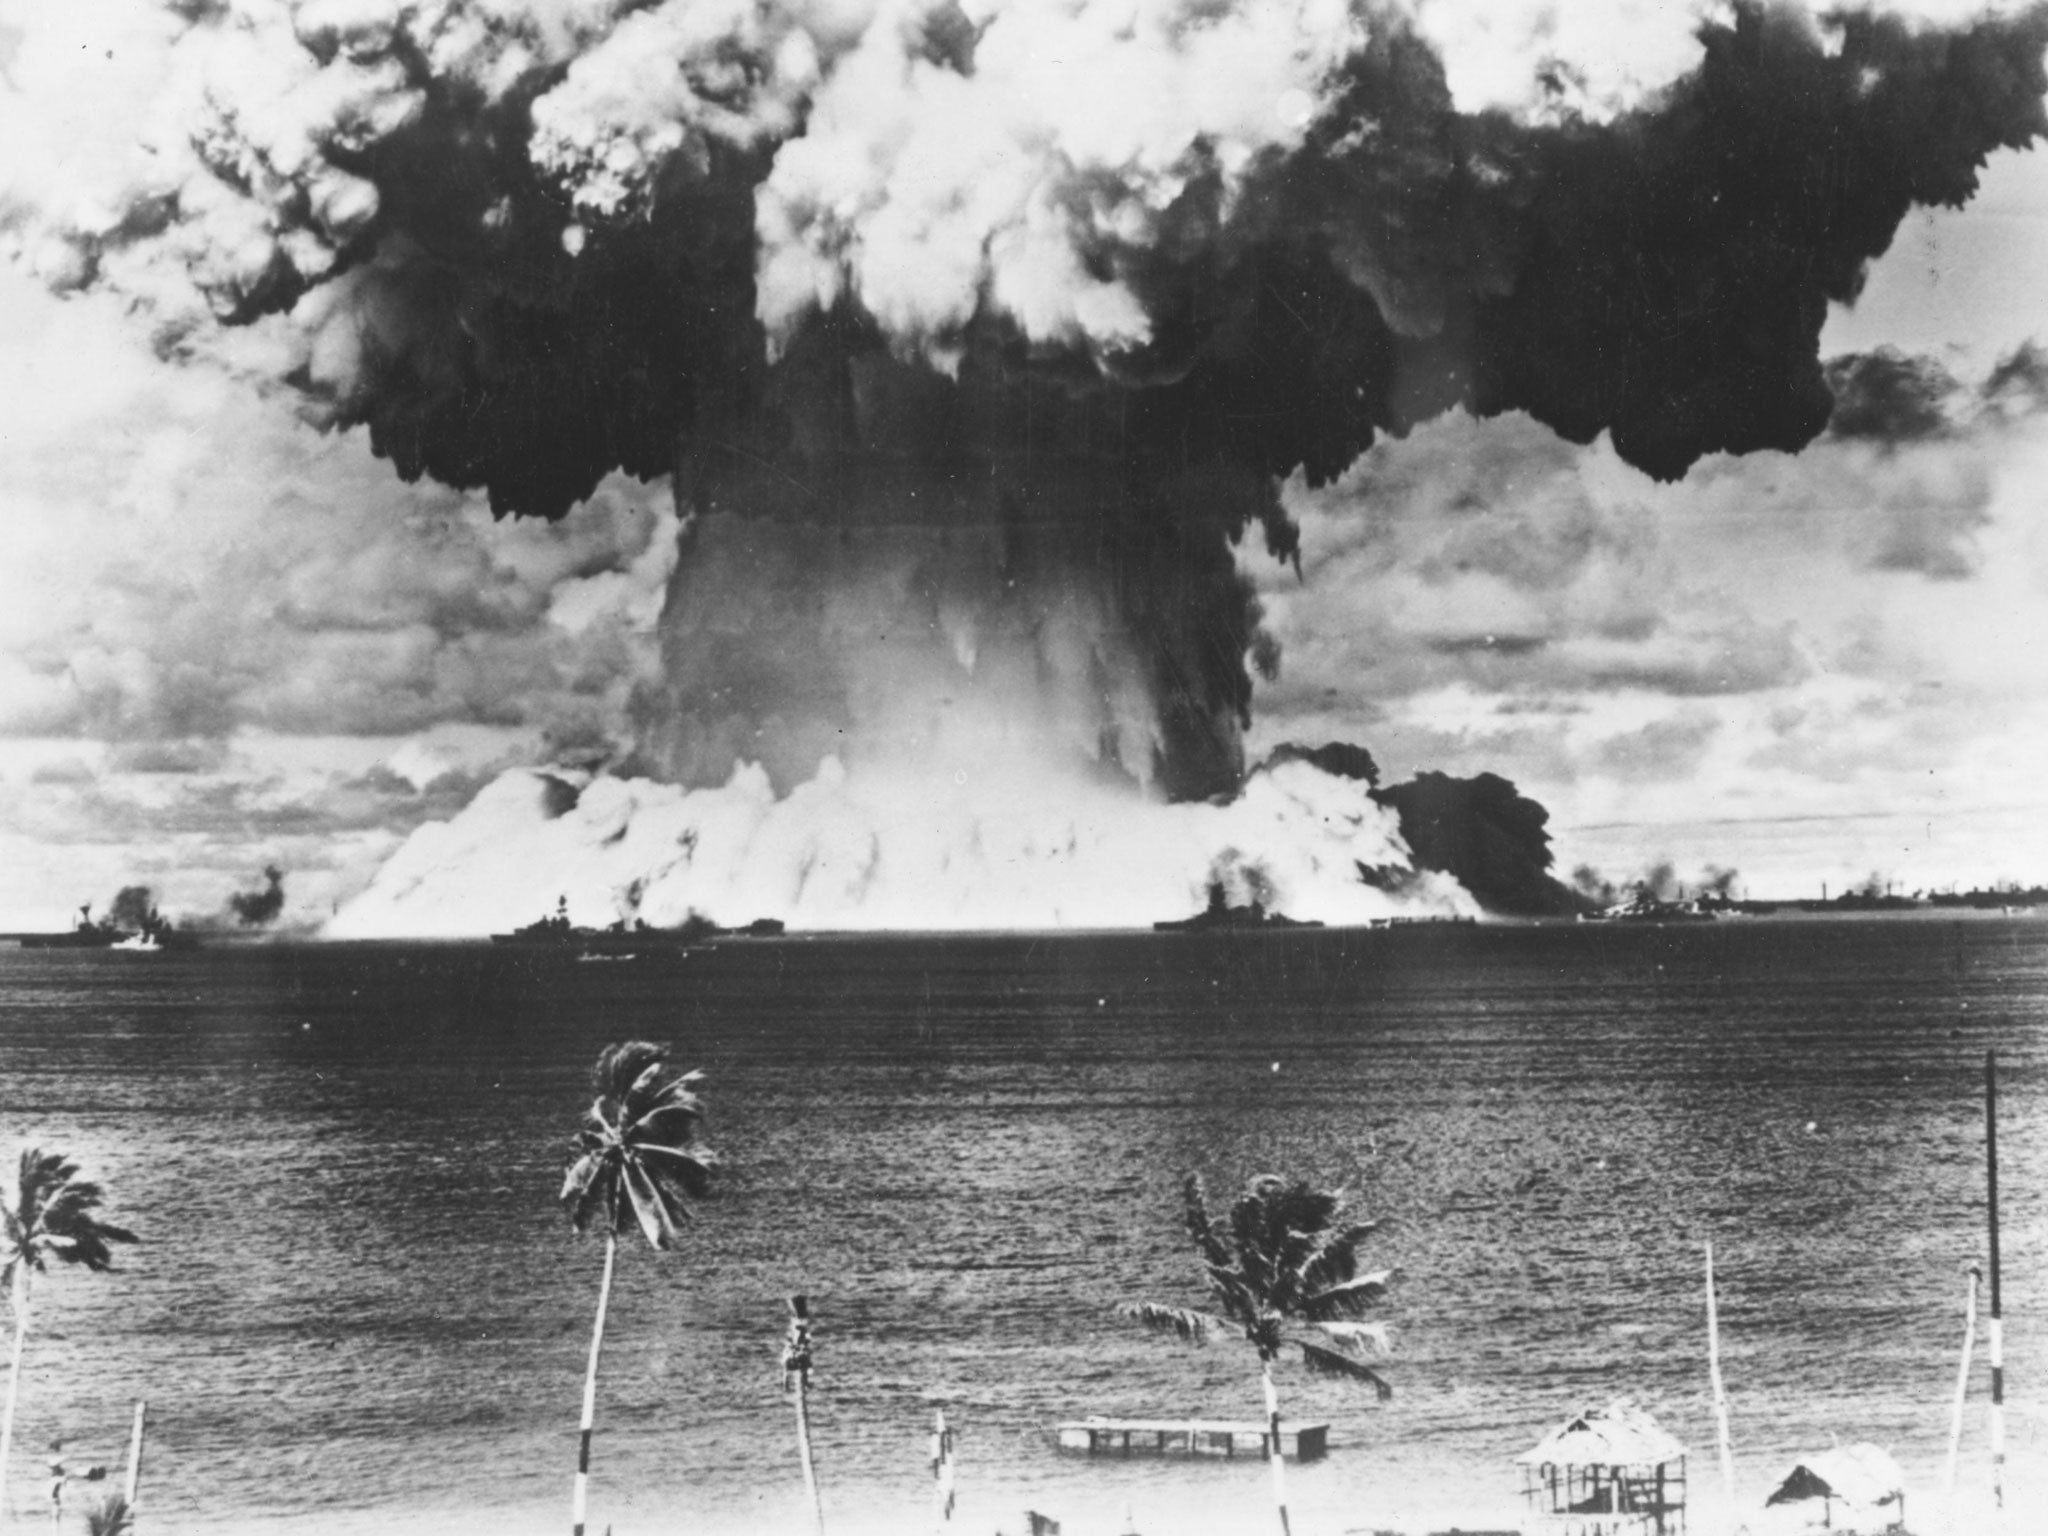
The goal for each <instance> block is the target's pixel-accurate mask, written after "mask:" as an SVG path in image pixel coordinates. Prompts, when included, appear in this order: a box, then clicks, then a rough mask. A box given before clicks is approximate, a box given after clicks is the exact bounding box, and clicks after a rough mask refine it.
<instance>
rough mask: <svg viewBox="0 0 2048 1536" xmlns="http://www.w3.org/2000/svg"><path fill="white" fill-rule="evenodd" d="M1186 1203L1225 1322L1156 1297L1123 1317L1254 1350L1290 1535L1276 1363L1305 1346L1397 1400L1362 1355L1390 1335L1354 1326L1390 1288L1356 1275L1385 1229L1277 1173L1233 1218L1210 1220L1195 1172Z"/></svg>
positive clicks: (1336, 1369) (1277, 1496)
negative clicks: (1343, 1220)
mask: <svg viewBox="0 0 2048 1536" xmlns="http://www.w3.org/2000/svg"><path fill="white" fill-rule="evenodd" d="M1183 1199H1184V1202H1185V1212H1184V1217H1185V1220H1186V1223H1187V1229H1188V1235H1189V1236H1190V1237H1192V1238H1193V1239H1194V1242H1195V1251H1196V1253H1197V1254H1198V1255H1199V1256H1200V1258H1201V1261H1202V1271H1203V1277H1204V1278H1205V1279H1206V1280H1207V1281H1208V1284H1209V1293H1210V1296H1211V1297H1212V1298H1213V1299H1214V1301H1215V1303H1216V1305H1217V1307H1218V1309H1219V1310H1220V1311H1221V1313H1222V1316H1220V1317H1219V1316H1216V1315H1215V1314H1213V1313H1209V1312H1201V1311H1195V1310H1192V1309H1190V1308H1187V1307H1174V1306H1166V1305H1162V1304H1160V1303H1158V1302H1150V1301H1144V1302H1135V1303H1132V1304H1130V1305H1128V1306H1126V1307H1124V1308H1123V1311H1124V1312H1125V1314H1126V1315H1127V1316H1130V1317H1134V1318H1136V1319H1137V1320H1138V1321H1139V1322H1141V1323H1143V1324H1145V1326H1146V1327H1148V1328H1153V1329H1157V1330H1159V1331H1161V1332H1166V1333H1173V1334H1177V1335H1178V1336H1179V1337H1181V1338H1183V1339H1186V1340H1189V1341H1192V1342H1195V1343H1206V1342H1207V1341H1208V1339H1209V1338H1210V1337H1211V1336H1212V1335H1213V1334H1217V1333H1222V1334H1226V1335H1230V1334H1234V1335H1236V1336H1238V1337H1240V1338H1243V1339H1245V1340H1247V1341H1248V1342H1249V1343H1250V1344H1251V1345H1252V1346H1253V1347H1254V1348H1255V1349H1257V1350H1258V1352H1259V1376H1260V1379H1261V1381H1262V1382H1263V1383H1264V1385H1265V1389H1266V1454H1267V1458H1268V1460H1269V1461H1270V1462H1271V1463H1272V1467H1273V1498H1274V1501H1275V1503H1276V1504H1277V1505H1278V1507H1279V1511H1280V1531H1281V1536H1288V1531H1289V1526H1288V1522H1287V1478H1286V1472H1285V1470H1284V1465H1285V1463H1284V1460H1283V1458H1282V1457H1281V1454H1280V1397H1279V1394H1278V1393H1277V1392H1276V1391H1275V1390H1274V1387H1273V1362H1274V1361H1275V1360H1277V1359H1279V1358H1280V1355H1281V1352H1282V1350H1283V1349H1284V1348H1285V1347H1286V1346H1287V1345H1288V1344H1290V1343H1291V1344H1294V1345H1296V1346H1297V1347H1299V1348H1300V1350H1301V1354H1302V1363H1303V1364H1305V1365H1306V1366H1307V1367H1308V1368H1309V1369H1310V1370H1311V1371H1314V1372H1315V1373H1317V1374H1318V1375H1324V1376H1339V1377H1345V1378H1348V1379H1350V1380H1353V1381H1362V1382H1364V1383H1366V1384H1367V1385H1368V1386H1370V1387H1372V1388H1373V1390H1374V1391H1375V1392H1377V1393H1378V1394H1379V1398H1380V1401H1382V1402H1384V1401H1386V1400H1387V1399H1388V1398H1389V1397H1391V1396H1393V1388H1391V1387H1390V1386H1388V1385H1387V1383H1386V1381H1385V1380H1384V1379H1383V1378H1382V1377H1381V1376H1380V1374H1379V1373H1378V1372H1377V1371H1375V1370H1374V1369H1373V1368H1372V1367H1371V1366H1370V1365H1368V1364H1366V1362H1365V1361H1364V1360H1363V1359H1362V1358H1360V1357H1361V1356H1362V1355H1363V1354H1364V1353H1365V1352H1366V1350H1367V1349H1368V1348H1369V1347H1377V1348H1380V1349H1385V1348H1386V1342H1387V1339H1386V1329H1385V1328H1384V1327H1383V1326H1382V1325H1379V1324H1375V1323H1364V1322H1360V1321H1358V1320H1357V1319H1358V1314H1359V1313H1360V1312H1362V1311H1363V1310H1364V1309H1365V1308H1366V1307H1368V1306H1369V1305H1371V1304H1372V1303H1373V1302H1375V1301H1377V1300H1378V1299H1379V1298H1380V1297H1381V1296H1382V1295H1384V1294H1385V1292H1386V1286H1387V1281H1388V1279H1389V1273H1388V1272H1387V1271H1386V1270H1375V1271H1373V1272H1372V1273H1369V1274H1360V1273H1359V1270H1358V1254H1357V1249H1358V1245H1359V1244H1360V1243H1362V1242H1364V1241H1365V1240H1366V1239H1367V1238H1368V1237H1370V1236H1372V1235H1373V1234H1374V1233H1375V1232H1377V1231H1378V1230H1379V1229H1380V1227H1381V1226H1382V1225H1383V1223H1381V1222H1377V1221H1367V1222H1356V1223H1347V1224H1343V1225H1339V1224H1338V1218H1339V1215H1340V1213H1341V1209H1342V1205H1343V1201H1342V1198H1341V1197H1340V1196H1338V1195H1334V1194H1331V1193H1328V1192H1327V1191H1324V1190H1320V1189H1312V1188H1310V1187H1309V1186H1308V1185H1307V1184H1305V1183H1302V1182H1300V1181H1298V1180H1297V1181H1294V1182H1292V1183H1290V1182H1289V1181H1287V1180H1285V1179H1278V1178H1273V1177H1271V1176H1268V1177H1265V1178H1258V1179H1254V1180H1252V1181H1251V1183H1250V1184H1248V1185H1246V1186H1245V1192H1244V1193H1243V1194H1242V1195H1240V1196H1238V1198H1237V1203H1236V1204H1234V1205H1233V1206H1232V1207H1231V1208H1230V1214H1229V1216H1228V1217H1227V1218H1226V1217H1216V1216H1211V1215H1210V1214H1209V1205H1208V1199H1207V1196H1206V1194H1205V1192H1204V1190H1203V1188H1202V1181H1201V1178H1200V1177H1199V1176H1198V1175H1196V1174H1192V1173H1191V1174H1189V1175H1188V1178H1187V1183H1186V1185H1185V1186H1184V1189H1183ZM1297 1324H1308V1325H1310V1326H1312V1327H1314V1328H1315V1329H1316V1330H1317V1331H1318V1332H1319V1333H1320V1334H1321V1336H1322V1338H1321V1341H1320V1342H1314V1343H1312V1342H1310V1341H1309V1340H1307V1339H1304V1338H1300V1337H1298V1336H1297V1334H1296V1333H1295V1332H1294V1330H1293V1325H1297Z"/></svg>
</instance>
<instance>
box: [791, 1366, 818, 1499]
mask: <svg viewBox="0 0 2048 1536" xmlns="http://www.w3.org/2000/svg"><path fill="white" fill-rule="evenodd" d="M810 1380H811V1373H810V1372H809V1371H798V1372H797V1373H796V1453H797V1456H798V1457H799V1459H801V1460H802V1462H803V1464H804V1489H805V1491H806V1492H808V1493H809V1494H810V1496H811V1518H812V1520H813V1521H814V1522H815V1523H816V1525H817V1528H818V1536H825V1501H824V1499H823V1498H822V1497H820V1495H819V1493H818V1470H817V1468H816V1467H814V1466H813V1465H812V1464H811V1413H810V1406H809V1403H810V1394H809V1387H810Z"/></svg>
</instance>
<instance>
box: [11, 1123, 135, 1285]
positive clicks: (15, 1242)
mask: <svg viewBox="0 0 2048 1536" xmlns="http://www.w3.org/2000/svg"><path fill="white" fill-rule="evenodd" d="M104 1198H105V1194H104V1191H102V1190H101V1188H100V1186H99V1185H97V1184H95V1183H93V1182H92V1181H91V1180H89V1179H81V1178H80V1177H79V1176H78V1165H77V1164H76V1163H73V1162H72V1161H71V1160H70V1159H69V1158H67V1157H65V1156H64V1155H63V1154H62V1153H59V1152H47V1153H46V1152H43V1151H42V1150H40V1149H39V1148H33V1147H31V1148H24V1149H23V1151H22V1154H21V1163H20V1176H19V1179H18V1181H17V1184H16V1189H15V1197H14V1200H13V1202H12V1204H11V1206H10V1207H9V1208H8V1210H7V1221H6V1229H7V1244H6V1267H7V1274H8V1278H9V1279H10V1281H11V1279H12V1277H13V1274H14V1271H15V1270H16V1269H18V1268H21V1267H24V1266H25V1267H26V1268H28V1269H30V1270H33V1271H36V1272H37V1273H42V1272H44V1271H46V1270H47V1269H48V1267H49V1261H50V1260H52V1259H55V1260H56V1261H57V1262H58V1263H60V1264H78V1265H83V1266H84V1267H85V1268H86V1269H89V1270H94V1271H103V1270H108V1269H112V1268H113V1267H114V1251H113V1245H114V1244H115V1243H134V1242H139V1241H140V1239H139V1238H137V1237H136V1235H135V1234H134V1233H133V1232H131V1231H129V1230H128V1229H127V1228H126V1227H119V1226H116V1225H114V1223H112V1222H110V1221H104V1220H102V1219H101V1218H100V1217H99V1215H98V1214H97V1212H98V1210H99V1207H100V1203H101V1201H102V1200H103V1199H104Z"/></svg>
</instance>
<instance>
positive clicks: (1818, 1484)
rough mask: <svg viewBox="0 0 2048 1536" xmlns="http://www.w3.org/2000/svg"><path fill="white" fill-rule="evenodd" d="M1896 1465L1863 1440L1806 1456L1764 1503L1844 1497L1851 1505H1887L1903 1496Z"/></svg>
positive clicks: (1902, 1486) (1903, 1491)
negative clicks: (1855, 1443)
mask: <svg viewBox="0 0 2048 1536" xmlns="http://www.w3.org/2000/svg"><path fill="white" fill-rule="evenodd" d="M1905 1487H1906V1480H1905V1478H1903V1477H1902V1476H1900V1474H1899V1464H1898V1463H1897V1462H1896V1461H1893V1460H1892V1458H1891V1456H1890V1455H1889V1454H1888V1453H1887V1452H1885V1451H1883V1450H1881V1449H1880V1448H1879V1447H1877V1446H1874V1445H1871V1444H1869V1443H1868V1442H1863V1443H1860V1444H1857V1445H1843V1446H1837V1447H1836V1448H1835V1449H1834V1450H1832V1451H1822V1452H1821V1453H1820V1454H1819V1455H1817V1456H1808V1457H1806V1458H1805V1459H1804V1460H1802V1461H1801V1462H1800V1463H1799V1465H1798V1466H1796V1467H1794V1468H1793V1469H1792V1470H1791V1471H1790V1472H1789V1473H1788V1474H1786V1477H1785V1480H1784V1481H1783V1482H1782V1483H1780V1484H1779V1485H1778V1491H1777V1492H1776V1493H1774V1494H1772V1495H1771V1496H1770V1497H1769V1498H1768V1499H1765V1500H1764V1503H1765V1504H1766V1505H1771V1504H1791V1503H1795V1502H1797V1501H1798V1500H1801V1499H1822V1498H1827V1499H1844V1500H1847V1501H1848V1502H1849V1503H1851V1504H1888V1503H1890V1502H1891V1501H1892V1500H1893V1499H1896V1498H1901V1497H1903V1496H1904V1493H1905Z"/></svg>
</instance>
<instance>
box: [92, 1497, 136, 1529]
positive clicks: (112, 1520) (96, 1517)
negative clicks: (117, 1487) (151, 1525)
mask: <svg viewBox="0 0 2048 1536" xmlns="http://www.w3.org/2000/svg"><path fill="white" fill-rule="evenodd" d="M85 1536H135V1512H134V1511H133V1510H132V1509H130V1508H129V1507H128V1501H127V1500H126V1499H125V1498H123V1497H122V1496H121V1495H120V1494H118V1493H110V1494H108V1495H107V1496H106V1497H105V1498H103V1499H101V1500H100V1501H99V1502H98V1503H97V1504H93V1505H90V1506H88V1507H87V1509H86V1511H85Z"/></svg>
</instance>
